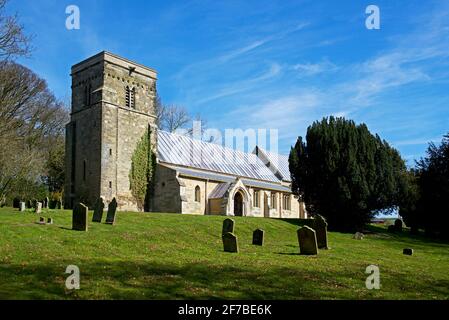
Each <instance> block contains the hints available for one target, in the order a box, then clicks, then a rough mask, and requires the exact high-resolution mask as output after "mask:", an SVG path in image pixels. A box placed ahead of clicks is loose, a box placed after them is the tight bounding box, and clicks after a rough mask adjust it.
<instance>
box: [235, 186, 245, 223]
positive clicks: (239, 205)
mask: <svg viewBox="0 0 449 320" xmlns="http://www.w3.org/2000/svg"><path fill="white" fill-rule="evenodd" d="M234 216H238V217H241V216H243V195H242V193H241V192H240V191H238V192H236V193H235V196H234Z"/></svg>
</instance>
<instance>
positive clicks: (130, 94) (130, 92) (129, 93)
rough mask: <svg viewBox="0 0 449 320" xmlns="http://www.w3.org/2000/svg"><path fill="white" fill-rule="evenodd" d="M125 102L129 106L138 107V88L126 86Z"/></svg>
mask: <svg viewBox="0 0 449 320" xmlns="http://www.w3.org/2000/svg"><path fill="white" fill-rule="evenodd" d="M125 91H126V92H125V104H126V107H127V108H132V109H135V108H136V88H132V89H130V88H129V86H126V89H125Z"/></svg>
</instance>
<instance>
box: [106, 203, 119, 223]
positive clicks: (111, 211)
mask: <svg viewBox="0 0 449 320" xmlns="http://www.w3.org/2000/svg"><path fill="white" fill-rule="evenodd" d="M116 212H117V200H116V199H115V198H114V199H112V201H111V202H110V203H109V205H108V214H107V216H106V223H107V224H112V225H113V224H115V214H116Z"/></svg>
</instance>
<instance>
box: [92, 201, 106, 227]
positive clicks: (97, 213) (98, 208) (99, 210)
mask: <svg viewBox="0 0 449 320" xmlns="http://www.w3.org/2000/svg"><path fill="white" fill-rule="evenodd" d="M103 211H104V202H103V198H102V197H100V198H98V200H97V202H96V203H95V208H94V215H93V217H92V222H101V219H102V218H103Z"/></svg>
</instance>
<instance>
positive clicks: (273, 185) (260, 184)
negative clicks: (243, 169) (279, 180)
mask: <svg viewBox="0 0 449 320" xmlns="http://www.w3.org/2000/svg"><path fill="white" fill-rule="evenodd" d="M242 182H243V184H244V185H245V186H250V187H254V188H260V189H268V190H274V191H280V192H289V193H291V192H292V190H291V189H290V188H289V187H286V186H283V185H280V184H276V183H270V182H264V181H254V180H248V179H242Z"/></svg>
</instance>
